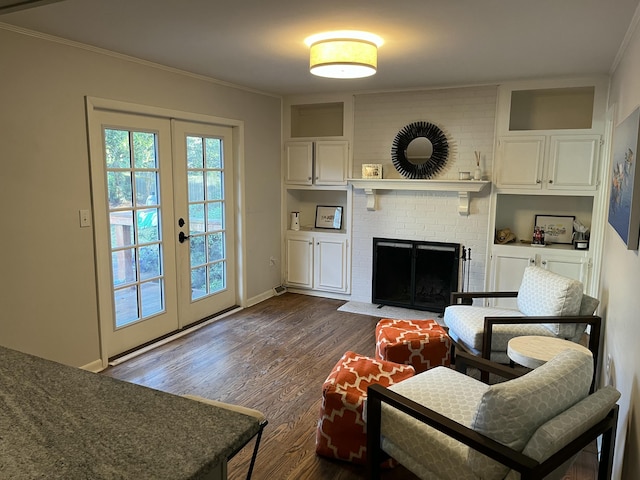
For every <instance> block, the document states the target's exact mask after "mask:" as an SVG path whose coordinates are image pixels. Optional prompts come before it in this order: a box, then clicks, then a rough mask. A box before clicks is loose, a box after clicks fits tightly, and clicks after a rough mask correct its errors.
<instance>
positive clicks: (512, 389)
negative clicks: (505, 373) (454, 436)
mask: <svg viewBox="0 0 640 480" xmlns="http://www.w3.org/2000/svg"><path fill="white" fill-rule="evenodd" d="M592 378H593V359H592V357H591V356H590V355H587V354H585V353H583V352H579V351H576V350H565V351H563V352H561V353H559V354H558V355H556V356H555V357H553V358H552V359H551V360H549V361H548V362H547V363H545V364H544V365H542V366H540V367H538V368H537V369H535V370H533V371H531V372H530V373H528V374H526V375H523V376H522V377H520V378H517V379H515V380H511V381H509V382H504V383H499V384H496V385H492V386H491V387H490V388H489V389H488V390H487V391H486V392H485V393H484V395H483V397H482V400H481V402H480V405H479V407H478V411H477V413H476V415H475V418H474V419H473V422H472V428H473V429H474V430H476V431H477V432H479V433H482V434H483V435H486V436H488V437H490V438H492V439H494V440H496V441H497V442H500V443H502V444H503V445H506V446H508V447H511V448H513V449H515V450H518V451H522V450H523V448H524V447H525V445H526V444H527V443H528V442H529V439H530V438H531V437H532V435H533V433H534V432H535V431H536V430H537V429H538V427H540V426H541V425H543V424H544V423H546V422H548V421H549V420H551V419H552V418H553V417H555V416H557V415H559V414H560V413H561V412H563V411H565V410H567V409H568V408H570V407H571V406H573V405H574V404H576V403H577V402H579V401H580V400H582V399H583V398H585V397H586V396H587V395H588V393H589V387H590V385H591V380H592ZM468 461H469V466H470V467H471V468H472V469H473V470H474V471H476V472H482V478H484V479H487V480H491V479H495V480H498V479H502V478H504V477H505V475H507V473H508V470H509V469H508V468H507V467H505V466H504V465H501V464H499V463H497V462H495V461H493V460H490V459H488V458H487V457H486V456H484V455H482V454H480V453H478V452H477V451H475V450H470V451H469V459H468Z"/></svg>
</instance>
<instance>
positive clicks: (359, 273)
mask: <svg viewBox="0 0 640 480" xmlns="http://www.w3.org/2000/svg"><path fill="white" fill-rule="evenodd" d="M496 94H497V87H496V86H486V87H464V88H449V89H440V90H428V91H417V92H404V93H379V94H366V95H356V97H355V112H354V146H353V176H354V177H355V178H359V177H360V176H361V174H360V172H361V165H362V164H363V163H381V164H383V175H384V178H401V176H400V175H399V174H398V172H397V171H396V170H395V168H394V167H393V164H392V162H391V145H392V143H393V139H394V138H395V136H396V134H397V133H398V132H399V131H400V130H401V129H402V127H404V126H405V125H407V124H409V123H411V122H416V121H426V122H430V123H433V124H434V125H436V126H438V127H439V128H440V129H441V130H442V131H443V132H444V133H445V135H446V136H447V140H448V142H449V148H450V154H449V160H448V162H447V165H446V167H445V169H444V170H443V171H442V172H441V173H440V174H439V175H438V176H437V177H435V178H434V179H457V178H458V172H459V171H470V172H473V170H474V168H475V160H474V153H473V152H474V151H476V150H478V151H480V152H481V153H482V161H481V168H482V170H483V174H484V177H485V179H489V180H490V179H491V175H492V165H493V148H494V132H495V114H496ZM489 208H490V188H489V187H486V188H485V190H484V191H483V192H481V193H479V194H471V204H470V209H469V210H470V214H469V216H461V215H460V214H459V213H458V195H457V193H455V192H429V191H406V190H398V191H379V192H378V196H377V205H376V210H375V211H369V210H367V207H366V197H365V195H364V193H363V191H362V190H355V193H354V197H353V223H352V239H353V240H352V241H353V245H352V247H353V248H352V260H351V262H352V263H351V266H352V284H351V299H352V300H354V301H359V302H370V301H371V275H372V256H373V251H372V245H373V237H384V238H397V239H407V240H428V241H438V242H454V243H460V244H461V245H464V246H465V247H467V248H471V257H472V260H471V261H470V262H467V268H469V271H470V275H469V288H468V289H469V290H475V291H479V290H484V289H485V285H484V278H485V272H486V264H487V261H488V258H487V239H488V236H489V235H491V236H492V235H493V232H491V234H490V233H489V232H488V227H489ZM465 290H467V286H466V280H465Z"/></svg>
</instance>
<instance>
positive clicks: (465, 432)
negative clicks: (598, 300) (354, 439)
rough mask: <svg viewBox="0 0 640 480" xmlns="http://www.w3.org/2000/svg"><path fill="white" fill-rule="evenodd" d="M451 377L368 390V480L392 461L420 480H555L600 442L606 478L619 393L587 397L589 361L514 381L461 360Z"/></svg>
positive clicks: (425, 377)
mask: <svg viewBox="0 0 640 480" xmlns="http://www.w3.org/2000/svg"><path fill="white" fill-rule="evenodd" d="M467 366H472V367H475V368H479V369H482V370H485V369H486V370H487V371H490V372H492V373H496V374H498V375H504V376H505V377H507V378H512V379H511V380H507V381H505V382H502V383H497V384H494V385H491V386H490V385H486V384H484V383H482V382H480V381H478V380H475V379H474V378H471V377H469V376H467V375H465V374H464V373H462V372H464V371H465V370H466V367H467ZM456 368H457V369H458V370H461V371H456V370H452V369H450V368H447V367H436V368H433V369H431V370H427V371H425V372H423V373H420V374H419V375H415V376H414V377H411V378H409V379H407V380H403V381H402V382H399V383H397V384H395V385H393V386H391V387H389V388H385V387H382V386H380V385H372V386H370V387H369V389H368V398H367V440H368V443H367V458H368V470H369V475H370V476H369V478H371V479H373V480H378V479H379V478H380V472H379V467H380V464H381V462H382V461H383V460H384V459H386V458H387V456H391V457H393V458H394V459H395V460H397V461H398V462H399V463H400V464H402V465H403V466H404V467H406V468H407V469H408V470H410V471H411V472H413V473H414V474H415V475H417V476H418V477H419V478H421V479H425V480H426V479H432V478H438V479H441V480H446V479H451V480H465V479H469V480H476V479H480V478H482V479H484V480H498V479H507V480H517V479H523V480H524V479H542V478H545V479H546V480H549V479H561V478H562V477H563V474H564V472H566V470H567V469H568V468H569V466H570V465H571V463H572V461H573V460H574V459H575V456H576V455H577V454H578V453H579V452H580V451H581V450H582V449H583V448H584V447H586V446H587V445H589V444H591V443H592V442H593V441H594V440H595V439H596V438H598V437H599V436H601V435H602V444H601V454H600V463H599V472H598V478H599V479H601V480H604V479H608V478H610V476H611V469H612V463H611V461H612V458H613V451H614V442H615V432H616V423H617V415H618V406H617V405H616V402H617V400H618V398H619V397H620V393H619V392H618V391H617V390H615V389H614V388H613V387H605V388H603V389H601V390H598V391H596V392H594V393H592V394H589V386H590V384H591V378H592V375H593V362H592V359H591V356H590V355H588V354H585V353H583V352H580V351H575V350H565V351H563V352H561V353H560V354H558V355H557V356H555V357H554V358H552V359H551V360H549V361H548V362H547V363H545V364H544V365H542V366H540V367H538V368H537V369H535V370H532V371H530V372H529V373H527V374H525V375H523V376H521V377H519V378H514V377H517V375H518V373H517V371H516V370H515V369H512V368H509V367H506V366H503V365H499V364H496V363H494V362H489V361H487V360H485V359H482V358H479V357H475V356H472V355H469V354H465V353H464V352H460V351H459V352H458V353H457V358H456Z"/></svg>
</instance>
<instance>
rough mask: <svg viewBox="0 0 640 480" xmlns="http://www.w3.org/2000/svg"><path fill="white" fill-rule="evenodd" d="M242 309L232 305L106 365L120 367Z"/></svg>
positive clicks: (116, 356) (126, 353) (137, 348)
mask: <svg viewBox="0 0 640 480" xmlns="http://www.w3.org/2000/svg"><path fill="white" fill-rule="evenodd" d="M242 309H243V308H242V307H239V306H237V305H234V306H233V307H229V308H228V309H227V310H223V311H222V312H219V313H216V314H215V315H213V316H211V317H207V318H203V319H202V320H199V321H197V322H195V323H192V324H191V325H188V326H186V327H184V328H183V329H180V330H176V331H174V332H171V333H168V334H167V335H165V336H162V337H160V338H156V339H155V340H151V341H150V342H147V343H144V344H142V345H140V346H139V347H135V348H132V349H131V350H127V351H126V352H123V353H121V354H119V355H115V356H114V357H112V358H110V359H109V360H108V365H109V366H111V367H114V366H116V365H120V364H121V363H124V362H126V361H127V360H131V359H132V358H135V357H137V356H139V355H142V354H143V353H147V352H149V351H151V350H153V349H154V348H158V347H161V346H162V345H165V344H167V343H169V342H172V341H173V340H177V339H178V338H180V337H184V336H185V335H187V334H189V333H193V332H195V331H196V330H199V329H201V328H202V327H206V326H207V325H209V324H211V323H213V322H215V321H218V320H222V319H223V318H225V317H228V316H229V315H231V314H232V313H236V312H239V311H240V310H242Z"/></svg>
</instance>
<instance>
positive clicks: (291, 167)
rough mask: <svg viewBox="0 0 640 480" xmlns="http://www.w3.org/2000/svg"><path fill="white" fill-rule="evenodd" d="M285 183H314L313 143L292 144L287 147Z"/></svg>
mask: <svg viewBox="0 0 640 480" xmlns="http://www.w3.org/2000/svg"><path fill="white" fill-rule="evenodd" d="M284 155H285V183H289V184H297V185H311V184H312V183H313V142H290V143H287V144H286V145H285V152H284Z"/></svg>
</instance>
